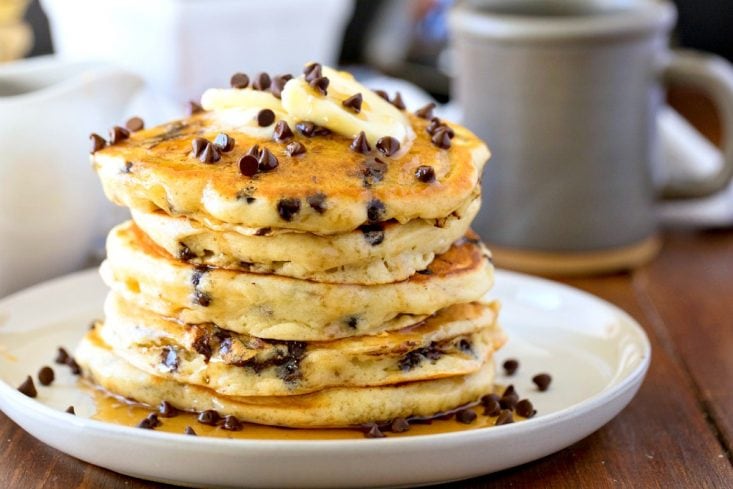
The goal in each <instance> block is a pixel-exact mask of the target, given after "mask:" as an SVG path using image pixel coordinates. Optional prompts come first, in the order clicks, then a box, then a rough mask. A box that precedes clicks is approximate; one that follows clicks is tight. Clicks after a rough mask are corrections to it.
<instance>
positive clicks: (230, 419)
mask: <svg viewBox="0 0 733 489" xmlns="http://www.w3.org/2000/svg"><path fill="white" fill-rule="evenodd" d="M222 428H224V429H225V430H228V431H241V430H242V428H243V426H242V422H241V421H239V420H238V419H237V418H236V417H235V416H232V415H229V416H226V417H225V418H224V424H223V425H222Z"/></svg>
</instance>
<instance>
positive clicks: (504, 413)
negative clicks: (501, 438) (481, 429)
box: [494, 409, 514, 426]
mask: <svg viewBox="0 0 733 489" xmlns="http://www.w3.org/2000/svg"><path fill="white" fill-rule="evenodd" d="M513 422H514V415H513V414H512V412H511V411H510V410H508V409H502V410H501V411H499V415H498V416H497V418H496V422H495V423H494V426H501V425H503V424H510V423H513Z"/></svg>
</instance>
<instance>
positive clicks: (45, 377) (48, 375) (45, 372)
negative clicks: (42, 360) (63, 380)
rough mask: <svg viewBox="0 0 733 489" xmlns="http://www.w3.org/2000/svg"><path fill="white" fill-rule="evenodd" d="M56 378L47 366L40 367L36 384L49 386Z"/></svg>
mask: <svg viewBox="0 0 733 489" xmlns="http://www.w3.org/2000/svg"><path fill="white" fill-rule="evenodd" d="M55 378H56V376H55V375H54V373H53V369H52V368H51V367H48V366H43V367H41V370H39V371H38V382H40V383H41V385H51V382H53V381H54V379H55Z"/></svg>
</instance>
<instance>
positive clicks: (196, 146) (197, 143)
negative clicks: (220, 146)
mask: <svg viewBox="0 0 733 489" xmlns="http://www.w3.org/2000/svg"><path fill="white" fill-rule="evenodd" d="M208 145H209V141H208V140H207V139H205V138H193V139H192V140H191V151H192V152H193V155H194V156H195V157H196V158H198V157H199V156H201V153H203V151H204V148H206V146H208Z"/></svg>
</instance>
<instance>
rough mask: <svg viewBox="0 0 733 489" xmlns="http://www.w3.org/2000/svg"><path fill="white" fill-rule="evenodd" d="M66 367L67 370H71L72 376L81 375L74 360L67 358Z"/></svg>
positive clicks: (79, 368)
mask: <svg viewBox="0 0 733 489" xmlns="http://www.w3.org/2000/svg"><path fill="white" fill-rule="evenodd" d="M66 365H68V366H69V369H71V373H72V374H74V375H79V374H81V367H80V366H79V364H78V363H76V360H74V359H73V358H71V357H69V359H68V360H67V361H66Z"/></svg>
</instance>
